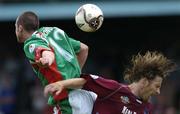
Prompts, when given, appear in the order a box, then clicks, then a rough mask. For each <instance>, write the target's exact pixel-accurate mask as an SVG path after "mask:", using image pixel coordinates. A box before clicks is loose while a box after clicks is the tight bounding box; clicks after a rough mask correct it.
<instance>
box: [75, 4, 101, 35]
mask: <svg viewBox="0 0 180 114" xmlns="http://www.w3.org/2000/svg"><path fill="white" fill-rule="evenodd" d="M103 20H104V17H103V12H102V10H101V9H100V8H99V7H98V6H96V5H94V4H85V5H82V6H81V7H80V8H79V9H78V10H77V12H76V15H75V22H76V25H77V26H78V28H80V29H81V30H82V31H84V32H95V31H96V30H98V29H99V28H100V27H101V25H102V23H103Z"/></svg>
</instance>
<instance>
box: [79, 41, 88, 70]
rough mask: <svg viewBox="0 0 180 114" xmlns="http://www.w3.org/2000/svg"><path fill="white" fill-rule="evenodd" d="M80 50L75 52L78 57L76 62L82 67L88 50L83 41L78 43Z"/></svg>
mask: <svg viewBox="0 0 180 114" xmlns="http://www.w3.org/2000/svg"><path fill="white" fill-rule="evenodd" d="M80 47H81V48H80V52H79V53H77V59H78V62H79V65H80V67H81V69H82V68H83V66H84V64H85V62H86V59H87V57H88V51H89V48H88V46H87V45H86V44H84V43H80Z"/></svg>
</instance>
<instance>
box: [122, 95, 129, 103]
mask: <svg viewBox="0 0 180 114" xmlns="http://www.w3.org/2000/svg"><path fill="white" fill-rule="evenodd" d="M120 98H121V101H122V102H123V103H124V104H128V103H130V101H129V98H128V97H127V96H121V97H120Z"/></svg>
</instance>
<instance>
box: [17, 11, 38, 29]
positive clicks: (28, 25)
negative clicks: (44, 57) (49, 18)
mask: <svg viewBox="0 0 180 114" xmlns="http://www.w3.org/2000/svg"><path fill="white" fill-rule="evenodd" d="M17 25H22V26H23V28H24V29H25V30H26V31H28V32H31V31H35V30H37V29H38V28H39V18H38V16H37V15H36V14H35V13H34V12H32V11H26V12H24V13H22V14H21V15H20V16H19V17H18V20H17Z"/></svg>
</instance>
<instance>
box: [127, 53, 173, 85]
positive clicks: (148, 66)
mask: <svg viewBox="0 0 180 114" xmlns="http://www.w3.org/2000/svg"><path fill="white" fill-rule="evenodd" d="M175 66H176V65H175V63H173V62H172V61H171V60H170V59H168V58H166V57H165V56H164V55H163V54H162V53H159V52H157V51H155V52H150V51H147V52H146V53H145V54H144V55H141V54H140V53H138V54H137V55H136V56H133V57H132V60H131V66H130V67H129V68H127V69H126V70H125V72H124V79H125V80H126V81H128V82H130V83H132V82H136V81H139V80H140V79H141V78H147V79H148V80H153V79H154V78H155V77H156V76H160V77H162V78H165V77H166V76H167V75H168V74H169V73H170V72H172V71H173V70H174V69H175Z"/></svg>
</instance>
